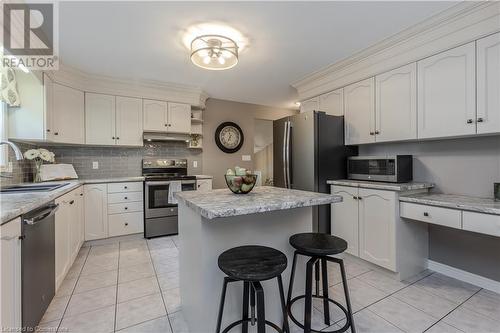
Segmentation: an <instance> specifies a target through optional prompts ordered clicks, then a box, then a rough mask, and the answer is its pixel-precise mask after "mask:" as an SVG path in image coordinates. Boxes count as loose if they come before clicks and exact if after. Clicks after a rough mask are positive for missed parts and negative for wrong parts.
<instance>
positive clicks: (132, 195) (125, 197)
mask: <svg viewBox="0 0 500 333" xmlns="http://www.w3.org/2000/svg"><path fill="white" fill-rule="evenodd" d="M142 200H143V198H142V191H141V192H122V193H109V194H108V203H109V204H115V203H125V202H134V201H142Z"/></svg>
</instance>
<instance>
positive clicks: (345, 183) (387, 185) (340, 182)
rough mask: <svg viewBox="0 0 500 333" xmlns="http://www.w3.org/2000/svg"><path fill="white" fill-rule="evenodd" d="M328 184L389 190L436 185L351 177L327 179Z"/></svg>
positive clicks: (418, 188) (428, 187) (405, 189)
mask: <svg viewBox="0 0 500 333" xmlns="http://www.w3.org/2000/svg"><path fill="white" fill-rule="evenodd" d="M326 183H327V184H328V185H338V186H349V187H357V188H369V189H377V190H387V191H395V192H405V191H414V190H425V189H430V188H433V187H434V184H433V183H426V182H414V183H413V182H411V183H386V182H380V183H379V182H368V181H358V180H351V179H340V180H327V181H326Z"/></svg>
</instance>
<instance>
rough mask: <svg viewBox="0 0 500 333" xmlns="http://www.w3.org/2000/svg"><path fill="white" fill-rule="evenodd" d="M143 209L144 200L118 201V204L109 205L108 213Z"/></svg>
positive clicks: (140, 210)
mask: <svg viewBox="0 0 500 333" xmlns="http://www.w3.org/2000/svg"><path fill="white" fill-rule="evenodd" d="M143 210H144V209H143V204H142V201H136V202H127V203H116V204H111V205H108V214H120V213H128V212H142V211H143Z"/></svg>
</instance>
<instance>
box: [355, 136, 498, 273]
mask: <svg viewBox="0 0 500 333" xmlns="http://www.w3.org/2000/svg"><path fill="white" fill-rule="evenodd" d="M359 154H360V155H380V154H411V155H414V166H413V168H414V169H413V175H414V180H415V181H430V182H433V183H435V184H436V188H435V189H434V190H433V192H440V193H452V194H462V195H470V196H479V197H493V182H500V136H491V137H475V138H464V139H450V140H440V141H425V142H418V143H390V144H373V145H365V146H360V149H359ZM429 235H430V237H429V243H430V244H429V245H430V247H429V249H430V254H429V256H430V259H432V260H434V261H437V262H440V263H443V264H446V265H450V266H453V267H456V268H460V269H463V270H465V271H468V272H471V273H474V274H479V275H482V276H485V277H488V278H490V279H494V280H497V281H500V265H499V264H498V263H499V262H500V238H497V237H489V236H486V235H480V234H476V233H472V232H467V231H461V230H454V229H451V228H444V227H438V226H429Z"/></svg>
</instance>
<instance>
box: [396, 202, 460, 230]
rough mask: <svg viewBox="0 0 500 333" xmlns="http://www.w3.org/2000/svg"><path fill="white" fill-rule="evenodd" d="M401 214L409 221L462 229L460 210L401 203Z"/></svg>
mask: <svg viewBox="0 0 500 333" xmlns="http://www.w3.org/2000/svg"><path fill="white" fill-rule="evenodd" d="M399 212H400V214H399V215H400V216H401V217H405V218H408V219H412V220H417V221H422V222H426V223H432V224H438V225H442V226H445V227H450V228H457V229H461V228H462V212H461V211H460V210H455V209H449V208H441V207H434V206H427V205H419V204H414V203H409V202H401V203H400V204H399Z"/></svg>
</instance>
